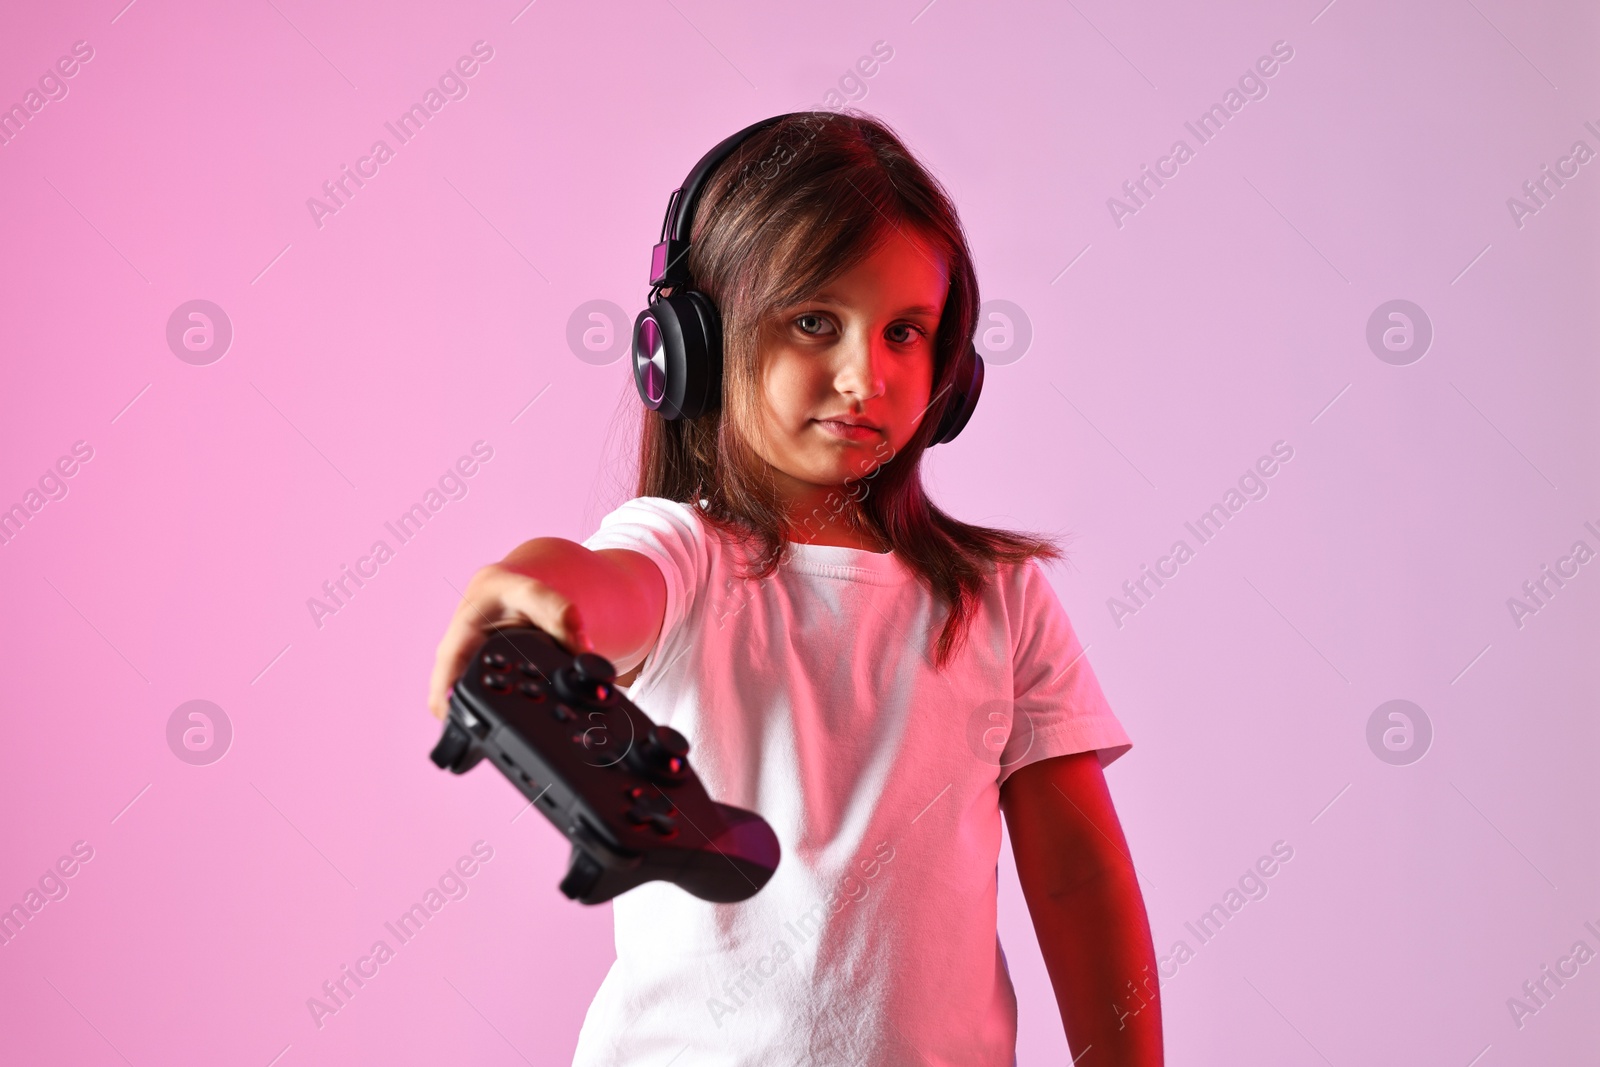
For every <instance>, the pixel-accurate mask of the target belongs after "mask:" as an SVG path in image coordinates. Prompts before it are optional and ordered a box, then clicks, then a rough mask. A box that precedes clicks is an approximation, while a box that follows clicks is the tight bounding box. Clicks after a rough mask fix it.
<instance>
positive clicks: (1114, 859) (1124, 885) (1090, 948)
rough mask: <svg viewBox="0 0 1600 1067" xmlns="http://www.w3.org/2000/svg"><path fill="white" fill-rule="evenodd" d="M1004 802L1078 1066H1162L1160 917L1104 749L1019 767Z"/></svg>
mask: <svg viewBox="0 0 1600 1067" xmlns="http://www.w3.org/2000/svg"><path fill="white" fill-rule="evenodd" d="M1000 808H1001V810H1002V811H1003V812H1004V813H1005V817H1006V826H1007V828H1008V829H1009V831H1010V834H1011V850H1012V852H1013V854H1014V855H1015V856H1016V861H1017V878H1018V880H1019V881H1020V882H1021V883H1022V895H1023V897H1024V898H1025V899H1026V900H1027V902H1028V913H1029V914H1030V915H1031V916H1032V918H1033V928H1034V931H1035V932H1036V933H1037V934H1038V937H1039V948H1040V950H1041V952H1043V954H1044V962H1045V967H1046V969H1047V970H1048V971H1049V972H1050V983H1051V985H1052V986H1054V987H1055V994H1056V1004H1057V1005H1058V1006H1059V1007H1060V1009H1061V1021H1062V1024H1063V1025H1064V1026H1065V1027H1066V1032H1067V1044H1068V1045H1069V1046H1070V1047H1071V1049H1072V1055H1073V1061H1072V1062H1073V1065H1074V1067H1159V1065H1161V1064H1162V1063H1163V1062H1164V1061H1163V1055H1162V1046H1161V999H1160V980H1159V978H1158V977H1157V972H1156V956H1155V948H1154V946H1153V944H1152V942H1151V940H1150V921H1149V919H1148V917H1147V916H1146V915H1145V910H1144V896H1143V894H1141V893H1140V892H1139V882H1138V879H1137V878H1136V877H1135V875H1134V872H1133V860H1132V858H1131V857H1130V856H1129V854H1128V844H1127V841H1126V840H1125V839H1124V838H1123V836H1122V824H1121V822H1120V821H1118V819H1117V812H1116V809H1115V808H1114V807H1113V806H1112V804H1111V793H1110V792H1109V791H1108V790H1107V789H1106V780H1105V776H1104V775H1103V774H1102V773H1101V770H1100V758H1099V756H1098V755H1097V754H1096V753H1094V752H1075V753H1072V754H1071V755H1067V756H1054V757H1052V758H1050V759H1043V760H1039V761H1037V762H1035V763H1030V764H1028V765H1027V766H1025V767H1022V768H1019V769H1018V770H1017V771H1015V772H1013V773H1012V775H1011V776H1010V777H1009V778H1007V779H1006V780H1005V783H1004V784H1003V785H1001V787H1000Z"/></svg>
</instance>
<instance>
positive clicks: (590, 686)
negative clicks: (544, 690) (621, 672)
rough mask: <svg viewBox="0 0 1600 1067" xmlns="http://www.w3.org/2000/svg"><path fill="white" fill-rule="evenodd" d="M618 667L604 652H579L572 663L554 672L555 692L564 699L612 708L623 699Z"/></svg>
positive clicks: (593, 706)
mask: <svg viewBox="0 0 1600 1067" xmlns="http://www.w3.org/2000/svg"><path fill="white" fill-rule="evenodd" d="M616 681H617V669H616V668H615V667H613V666H612V665H611V661H610V660H608V659H606V658H605V657H604V656H598V655H596V654H594V653H593V652H580V653H578V654H577V655H576V656H575V657H573V660H572V663H571V664H570V665H568V666H566V667H562V668H560V669H558V670H557V671H556V672H555V684H556V692H558V693H559V694H560V695H561V698H562V699H563V700H568V701H572V702H574V703H577V704H580V705H583V706H585V707H591V708H609V707H612V706H613V705H615V704H616V703H617V701H618V700H620V699H621V697H622V694H621V693H619V692H617V689H616Z"/></svg>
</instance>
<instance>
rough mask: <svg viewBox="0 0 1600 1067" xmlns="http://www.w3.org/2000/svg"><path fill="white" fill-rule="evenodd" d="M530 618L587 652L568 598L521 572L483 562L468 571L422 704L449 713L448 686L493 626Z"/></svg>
mask: <svg viewBox="0 0 1600 1067" xmlns="http://www.w3.org/2000/svg"><path fill="white" fill-rule="evenodd" d="M522 623H532V624H533V625H535V626H537V627H539V629H541V630H543V631H545V632H546V633H548V634H549V635H550V636H552V637H554V638H555V639H556V640H557V641H559V642H561V644H562V645H564V646H565V647H566V649H567V650H568V651H569V652H572V653H573V654H577V653H579V652H593V651H594V645H593V643H592V642H591V641H590V640H589V635H588V633H587V632H586V631H585V630H584V627H583V617H582V615H581V614H580V613H579V611H578V607H577V605H576V604H574V603H573V602H572V601H570V600H568V599H567V598H566V597H564V596H562V595H561V594H560V593H558V592H556V591H555V590H554V589H551V588H550V587H549V586H547V585H545V584H544V583H543V582H540V581H539V580H537V579H535V578H530V577H528V576H527V575H525V574H519V573H517V572H515V571H508V570H505V569H504V568H501V567H499V566H489V567H485V568H483V569H482V570H480V571H478V573H477V574H475V575H473V578H472V581H471V582H470V583H469V584H468V586H467V591H466V595H465V596H464V597H463V598H462V600H461V603H460V604H459V605H457V607H456V613H455V616H454V617H453V618H452V619H451V620H450V625H449V626H448V627H447V628H446V630H445V633H444V637H443V638H442V639H441V640H440V641H439V647H438V649H437V651H436V652H435V653H434V661H433V674H432V676H431V677H430V679H429V681H428V710H429V711H431V712H432V713H433V716H434V718H436V719H440V720H443V719H444V717H445V716H446V715H447V714H448V713H449V707H450V687H451V686H452V685H454V684H455V681H456V679H457V678H459V677H461V673H462V671H463V670H465V669H466V666H467V664H468V663H469V662H470V661H471V660H472V657H473V656H474V655H475V654H476V653H477V651H478V649H479V648H481V647H482V646H483V643H484V640H485V634H486V632H487V631H488V630H489V629H490V628H492V627H495V626H502V625H508V624H509V625H516V624H522Z"/></svg>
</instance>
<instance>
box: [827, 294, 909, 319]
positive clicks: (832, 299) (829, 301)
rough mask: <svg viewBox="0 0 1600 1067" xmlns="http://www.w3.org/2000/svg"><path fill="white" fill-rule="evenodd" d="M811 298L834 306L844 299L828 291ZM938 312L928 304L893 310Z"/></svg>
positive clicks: (897, 313) (900, 311)
mask: <svg viewBox="0 0 1600 1067" xmlns="http://www.w3.org/2000/svg"><path fill="white" fill-rule="evenodd" d="M811 300H812V302H813V303H817V304H832V305H834V306H835V307H844V306H845V303H844V301H842V300H840V299H839V298H838V297H836V296H833V295H832V294H830V293H818V294H817V295H816V296H814V297H812V298H811ZM938 313H939V309H938V308H936V307H933V306H932V305H930V304H913V305H911V306H910V307H903V308H901V309H900V310H899V311H896V312H895V314H896V315H937V314H938Z"/></svg>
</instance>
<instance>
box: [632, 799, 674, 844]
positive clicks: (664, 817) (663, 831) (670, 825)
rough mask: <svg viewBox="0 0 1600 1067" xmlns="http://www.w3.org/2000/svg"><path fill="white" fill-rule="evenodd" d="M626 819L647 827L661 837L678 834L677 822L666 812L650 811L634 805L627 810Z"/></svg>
mask: <svg viewBox="0 0 1600 1067" xmlns="http://www.w3.org/2000/svg"><path fill="white" fill-rule="evenodd" d="M628 819H629V820H630V821H632V822H634V823H637V824H639V825H641V826H643V825H649V827H650V828H651V829H652V830H654V831H655V832H656V833H658V834H660V835H661V836H662V837H671V836H672V835H673V834H675V833H677V832H678V820H677V819H676V818H674V817H673V816H672V815H670V814H668V813H666V812H661V811H650V810H646V809H644V808H641V807H639V806H638V805H635V806H633V807H632V808H629V809H628Z"/></svg>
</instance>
